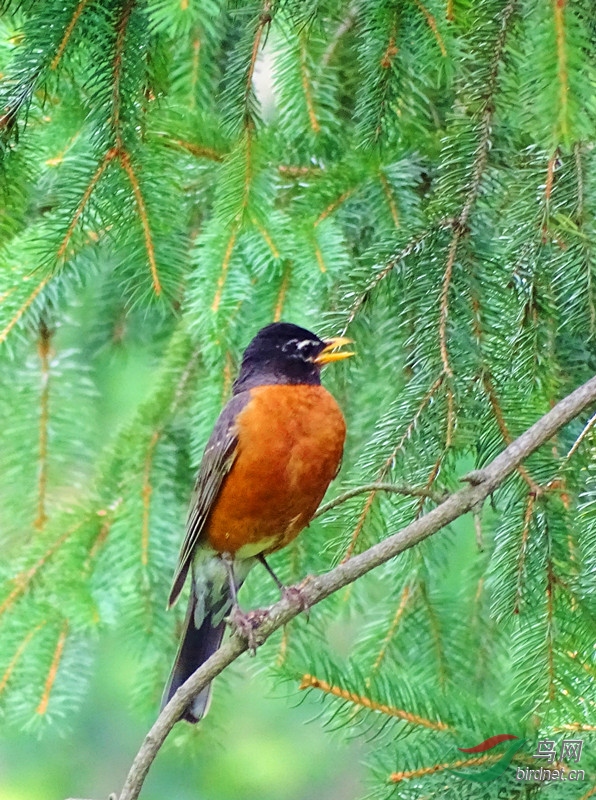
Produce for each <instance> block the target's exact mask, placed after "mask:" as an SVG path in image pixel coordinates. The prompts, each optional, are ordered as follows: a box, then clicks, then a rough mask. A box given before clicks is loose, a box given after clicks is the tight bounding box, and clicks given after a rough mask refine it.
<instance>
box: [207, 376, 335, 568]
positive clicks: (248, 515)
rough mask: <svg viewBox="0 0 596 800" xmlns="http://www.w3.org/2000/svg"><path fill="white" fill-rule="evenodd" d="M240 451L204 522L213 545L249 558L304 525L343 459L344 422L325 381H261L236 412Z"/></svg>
mask: <svg viewBox="0 0 596 800" xmlns="http://www.w3.org/2000/svg"><path fill="white" fill-rule="evenodd" d="M237 427H238V454H237V456H236V460H235V461H234V465H233V467H232V469H231V471H230V473H229V475H228V476H227V478H226V479H225V481H224V483H223V486H222V488H221V490H220V493H219V496H218V498H217V500H216V502H215V504H214V507H213V510H212V511H211V514H210V515H209V518H208V520H207V523H206V526H205V533H206V534H207V538H208V541H209V544H210V545H211V547H213V548H214V549H215V550H217V551H218V552H220V553H224V552H228V553H232V554H237V555H238V557H248V556H251V555H256V554H257V553H259V552H263V553H270V552H272V551H273V550H277V549H279V548H280V547H283V546H284V545H286V544H288V543H289V542H290V541H291V540H292V539H294V537H295V536H297V535H298V533H300V531H301V530H302V529H303V528H304V527H305V526H306V525H308V523H309V522H310V520H311V519H312V517H313V515H314V513H315V511H316V510H317V507H318V505H319V503H320V502H321V499H322V498H323V495H324V494H325V491H326V490H327V487H328V486H329V483H330V482H331V480H332V479H333V478H334V476H335V474H336V472H337V469H338V467H339V463H340V461H341V457H342V452H343V446H344V439H345V434H346V425H345V421H344V418H343V415H342V413H341V411H340V409H339V406H338V405H337V403H336V402H335V399H334V398H333V397H332V396H331V395H330V394H329V392H328V391H327V390H326V389H324V388H323V387H322V386H283V385H280V386H260V387H257V388H256V389H252V390H251V400H250V402H249V403H248V405H247V406H246V407H245V408H244V410H243V411H242V412H241V413H240V414H239V415H238V420H237Z"/></svg>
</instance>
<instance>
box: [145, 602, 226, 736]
mask: <svg viewBox="0 0 596 800" xmlns="http://www.w3.org/2000/svg"><path fill="white" fill-rule="evenodd" d="M195 605H196V599H195V593H194V591H191V593H190V599H189V601H188V611H187V612H186V619H185V621H184V632H183V635H182V641H181V643H180V647H179V648H178V654H177V656H176V661H175V662H174V666H173V668H172V673H171V675H170V679H169V681H168V683H167V684H166V688H165V691H164V694H163V698H162V702H161V707H162V708H163V707H164V706H165V704H166V703H167V702H168V700H170V699H171V698H172V697H173V695H174V693H175V692H176V689H178V687H179V686H182V684H183V683H184V681H185V680H186V679H187V678H190V676H191V675H192V673H193V672H195V670H197V669H198V668H199V667H200V666H201V664H204V662H205V661H207V659H208V658H209V656H211V655H213V653H215V651H216V650H217V649H218V647H219V646H220V644H221V640H222V638H223V634H224V630H225V627H226V623H225V620H223V619H222V620H221V621H220V622H217V623H216V624H215V625H213V615H212V614H211V613H207V614H206V615H205V618H204V620H203V622H202V623H201V627H200V628H198V629H197V628H195ZM210 702H211V684H210V683H208V684H207V686H205V688H204V689H201V691H200V692H199V694H198V695H197V696H196V697H195V698H194V700H193V701H192V703H191V704H190V706H189V707H188V708H187V710H186V712H185V713H184V715H183V716H182V719H185V720H187V721H188V722H193V723H194V722H198V721H199V720H200V719H202V718H203V717H204V716H205V714H206V713H207V711H208V709H209V704H210Z"/></svg>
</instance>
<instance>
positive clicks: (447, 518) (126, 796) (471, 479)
mask: <svg viewBox="0 0 596 800" xmlns="http://www.w3.org/2000/svg"><path fill="white" fill-rule="evenodd" d="M594 402H596V376H595V377H593V378H591V379H590V380H589V381H587V383H585V384H583V386H580V387H579V388H578V389H576V390H575V391H574V392H572V393H571V394H570V395H568V396H567V397H565V398H564V399H563V400H561V401H560V402H559V403H557V404H556V405H555V406H554V407H553V408H552V409H551V410H550V411H549V412H548V413H547V414H545V415H544V416H543V417H542V418H541V419H539V420H538V422H536V423H535V424H534V425H532V427H531V428H529V429H528V430H527V431H526V432H525V433H523V434H522V435H521V436H520V437H518V438H517V439H515V441H513V442H511V444H510V445H509V446H508V447H507V448H506V449H505V450H503V452H502V453H500V455H498V456H497V457H496V458H495V459H494V460H493V461H492V462H491V463H490V464H488V465H487V466H486V467H484V468H483V469H481V470H475V471H474V472H473V473H470V474H469V475H468V476H466V477H465V478H464V480H467V481H468V483H469V485H468V486H466V487H465V488H463V489H460V490H459V491H458V492H455V493H454V494H452V495H450V496H449V497H447V498H446V499H445V500H444V501H443V502H442V503H441V504H440V505H438V506H437V507H436V508H434V509H432V510H431V511H429V512H428V514H425V515H424V516H423V517H420V518H419V519H417V520H415V521H414V522H412V523H410V524H409V525H407V526H406V527H405V528H403V529H402V530H401V531H398V532H397V533H394V534H393V535H392V536H389V537H388V538H387V539H384V540H383V541H382V542H379V543H378V544H376V545H374V546H373V547H371V548H369V549H368V550H366V551H364V552H363V553H360V554H359V555H356V556H354V557H353V558H350V559H349V560H348V561H345V562H343V563H342V564H339V565H338V566H337V567H335V568H334V569H332V570H330V571H329V572H327V573H326V574H324V575H319V576H315V577H309V578H307V579H306V580H305V581H304V582H303V583H302V584H301V585H300V594H301V597H302V599H303V601H304V602H306V604H307V605H308V606H309V607H312V606H314V605H316V604H317V603H319V602H320V601H321V600H324V599H325V598H326V597H329V595H331V594H333V593H334V592H336V591H338V589H341V588H343V587H344V586H347V585H348V584H349V583H352V582H353V581H355V580H357V579H358V578H361V577H362V576H363V575H365V574H366V573H367V572H370V571H371V570H372V569H374V568H375V567H378V566H380V565H381V564H384V563H385V562H387V561H389V559H391V558H394V557H395V556H396V555H398V554H399V553H402V552H403V551H404V550H407V549H409V548H410V547H413V546H414V545H416V544H418V542H420V541H422V540H423V539H426V538H427V537H428V536H431V535H432V534H434V533H437V531H439V530H441V528H444V527H445V526H446V525H448V524H450V523H451V522H453V521H454V520H455V519H457V518H458V517H461V516H462V515H463V514H466V513H467V512H468V511H471V510H472V509H473V508H474V507H476V506H478V504H479V503H482V502H483V501H484V500H485V499H486V498H487V497H488V496H489V495H490V494H492V493H493V492H494V491H495V490H496V489H498V488H499V487H500V486H501V485H502V484H503V483H504V481H505V480H506V478H507V477H508V476H509V475H511V473H512V472H513V471H514V470H515V469H516V468H517V467H518V466H519V465H520V464H521V462H522V461H523V460H524V459H525V458H527V457H528V456H529V455H531V454H532V453H533V452H534V451H535V450H537V449H538V448H539V447H541V446H542V445H543V444H545V443H546V442H547V441H548V440H549V439H551V438H552V436H554V434H555V433H557V431H559V430H560V429H561V428H562V427H563V426H564V425H566V424H567V423H568V422H570V421H571V420H572V419H573V418H574V417H576V416H577V415H578V414H579V413H581V412H582V411H583V410H584V409H585V408H586V407H587V406H589V405H591V404H592V403H594ZM302 607H303V606H302V603H301V602H298V601H296V600H294V598H293V597H292V596H291V594H290V595H286V596H285V597H284V598H282V599H281V600H280V601H279V602H278V603H275V605H273V606H271V607H270V608H269V609H267V610H265V611H262V612H258V614H259V617H262V618H263V622H262V624H261V625H259V626H258V628H257V629H256V630H255V638H256V640H257V642H258V643H259V644H262V643H263V642H264V641H265V640H266V639H268V638H269V636H271V634H272V633H273V632H274V631H276V630H277V629H278V628H280V627H281V626H282V625H285V624H287V623H288V622H289V621H290V620H291V619H293V618H294V617H296V616H297V615H298V614H299V613H300V611H301V609H302ZM247 648H248V644H247V641H246V640H245V639H243V638H241V637H240V636H239V635H238V634H237V633H233V634H232V636H231V637H230V638H229V639H228V641H227V642H225V644H223V645H222V646H221V647H220V649H219V650H218V651H217V652H216V653H214V655H212V656H211V658H209V659H208V660H207V661H206V662H205V663H204V664H203V665H202V666H201V667H200V668H199V669H198V670H197V671H196V672H195V673H194V674H193V675H191V677H190V678H189V679H188V680H187V681H186V682H185V683H184V684H183V685H182V686H181V687H180V688H179V689H178V691H177V692H176V694H175V695H174V696H173V697H172V699H171V700H170V702H169V703H168V704H167V705H166V707H165V708H164V709H163V711H162V712H161V714H160V715H159V716H158V718H157V720H156V721H155V723H154V725H153V727H152V728H151V730H150V731H149V733H148V734H147V736H146V737H145V740H144V742H143V744H142V745H141V748H140V750H139V752H138V753H137V755H136V756H135V759H134V761H133V763H132V766H131V768H130V771H129V773H128V776H127V778H126V781H125V783H124V787H123V789H122V792H121V794H120V796H119V800H136V798H137V797H138V796H139V793H140V791H141V788H142V785H143V782H144V780H145V777H146V775H147V773H148V771H149V768H150V766H151V764H152V763H153V761H154V759H155V757H156V756H157V753H158V752H159V750H160V748H161V746H162V744H163V743H164V741H165V739H166V737H167V736H168V734H169V732H170V731H171V730H172V728H173V727H174V725H175V724H176V722H177V721H178V720H179V719H180V717H181V715H182V713H183V712H184V710H185V709H186V707H187V706H188V705H189V703H190V702H191V700H192V698H193V697H195V695H196V694H197V693H198V692H199V691H200V690H201V689H202V688H203V687H204V686H205V685H206V684H207V683H209V681H211V680H213V678H215V677H216V676H217V675H219V673H220V672H222V670H224V669H225V668H226V667H227V666H229V665H230V664H231V663H232V662H233V661H235V660H236V659H237V658H238V656H239V655H241V654H242V653H243V652H244V651H245V650H247Z"/></svg>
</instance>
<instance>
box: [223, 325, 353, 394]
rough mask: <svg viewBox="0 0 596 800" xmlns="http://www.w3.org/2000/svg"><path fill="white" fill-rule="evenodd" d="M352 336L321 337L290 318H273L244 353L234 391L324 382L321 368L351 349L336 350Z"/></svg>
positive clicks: (342, 356)
mask: <svg viewBox="0 0 596 800" xmlns="http://www.w3.org/2000/svg"><path fill="white" fill-rule="evenodd" d="M348 342H349V339H344V338H341V337H338V338H335V339H326V340H324V339H320V338H319V337H318V336H317V335H316V334H314V333H312V332H311V331H308V330H306V328H300V327H299V326H298V325H292V324H291V323H289V322H274V323H272V324H271V325H267V326H266V327H265V328H262V329H261V330H260V331H259V332H258V333H257V335H256V336H255V338H254V339H253V340H252V342H251V343H250V344H249V345H248V347H247V348H246V350H245V351H244V355H243V356H242V364H241V366H240V374H239V375H238V378H237V379H236V382H235V383H234V394H238V393H239V392H243V391H246V390H247V389H252V388H253V387H254V386H265V385H269V384H275V383H286V384H287V383H290V384H292V383H307V384H311V385H316V384H319V383H321V368H322V367H323V366H324V365H325V364H327V363H329V362H330V361H339V360H340V359H343V358H348V357H349V356H351V355H352V353H334V352H332V350H334V349H335V348H337V347H341V345H343V344H348Z"/></svg>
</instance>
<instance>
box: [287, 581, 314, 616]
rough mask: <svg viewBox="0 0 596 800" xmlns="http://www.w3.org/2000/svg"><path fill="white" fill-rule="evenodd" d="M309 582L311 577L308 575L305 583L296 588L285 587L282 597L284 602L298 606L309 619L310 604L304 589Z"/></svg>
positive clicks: (297, 585) (302, 582)
mask: <svg viewBox="0 0 596 800" xmlns="http://www.w3.org/2000/svg"><path fill="white" fill-rule="evenodd" d="M309 582H310V576H309V575H307V576H306V578H304V580H303V581H301V582H300V583H298V584H296V585H295V586H284V587H283V588H282V589H281V596H282V597H283V598H284V600H287V601H288V603H291V604H292V605H293V606H298V608H299V609H300V610H301V611H303V612H304V615H305V616H306V618H307V619H308V617H309V613H310V603H309V601H308V598H307V597H306V595H305V593H304V591H303V589H304V587H305V586H306V585H307V584H308V583H309Z"/></svg>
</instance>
